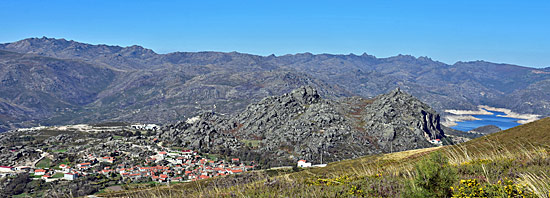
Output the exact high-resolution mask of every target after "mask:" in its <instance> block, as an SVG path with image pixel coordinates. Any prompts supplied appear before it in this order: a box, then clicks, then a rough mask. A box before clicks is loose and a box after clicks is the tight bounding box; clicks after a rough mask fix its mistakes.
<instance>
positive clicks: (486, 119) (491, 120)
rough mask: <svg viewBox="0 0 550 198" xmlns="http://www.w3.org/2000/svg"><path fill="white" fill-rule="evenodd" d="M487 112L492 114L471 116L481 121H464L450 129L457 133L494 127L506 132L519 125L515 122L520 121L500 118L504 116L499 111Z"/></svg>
mask: <svg viewBox="0 0 550 198" xmlns="http://www.w3.org/2000/svg"><path fill="white" fill-rule="evenodd" d="M484 110H486V111H488V110H487V109H484ZM488 112H490V113H492V115H472V116H474V117H476V118H479V119H481V120H466V121H461V122H456V123H457V125H456V126H453V127H451V128H453V129H456V130H459V131H469V130H472V129H475V128H477V127H481V126H485V125H495V126H498V127H500V128H501V129H502V130H506V129H509V128H512V127H515V126H518V125H520V123H517V121H518V120H520V119H517V118H507V117H501V116H504V115H506V114H505V113H503V112H499V111H488Z"/></svg>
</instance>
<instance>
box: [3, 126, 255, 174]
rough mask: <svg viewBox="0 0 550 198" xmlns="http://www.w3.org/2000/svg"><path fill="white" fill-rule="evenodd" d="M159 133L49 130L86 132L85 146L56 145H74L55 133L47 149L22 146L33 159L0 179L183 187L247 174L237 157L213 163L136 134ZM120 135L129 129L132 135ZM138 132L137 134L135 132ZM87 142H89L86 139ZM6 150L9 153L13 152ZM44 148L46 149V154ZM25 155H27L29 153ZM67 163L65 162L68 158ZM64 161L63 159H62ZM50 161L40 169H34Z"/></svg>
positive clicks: (141, 128)
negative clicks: (93, 179)
mask: <svg viewBox="0 0 550 198" xmlns="http://www.w3.org/2000/svg"><path fill="white" fill-rule="evenodd" d="M158 128H159V126H157V125H153V124H139V125H138V124H134V125H131V126H128V127H108V128H105V127H102V128H101V127H90V126H87V125H72V126H62V127H55V128H49V130H52V129H55V130H58V131H66V130H68V129H71V130H72V129H77V130H76V131H78V132H81V133H83V132H84V133H89V135H88V136H89V137H88V138H86V139H85V140H86V142H85V143H84V144H82V145H78V146H73V147H62V146H59V145H63V144H66V143H68V142H72V143H74V141H73V139H71V138H74V137H73V136H67V135H66V134H59V135H56V136H53V137H50V139H54V140H52V141H49V139H46V142H49V143H48V144H47V145H43V146H41V147H39V146H38V145H36V146H26V147H27V148H29V149H28V150H32V152H34V153H35V155H37V157H35V158H38V159H33V161H32V162H27V163H25V164H24V165H21V164H19V165H17V166H8V165H5V164H0V165H2V166H0V177H4V176H15V175H17V174H21V173H28V174H29V175H30V177H32V179H33V180H44V181H45V182H53V181H73V180H78V179H79V178H83V177H86V176H90V175H96V176H98V175H102V176H104V177H107V178H114V179H116V180H121V181H129V182H132V183H144V182H158V183H170V182H187V181H196V180H201V179H208V178H212V177H217V176H224V175H231V174H239V173H242V172H246V171H250V170H253V169H254V167H255V164H254V162H242V161H241V160H240V159H239V158H227V159H225V158H218V157H216V156H211V155H207V154H200V153H198V152H197V151H193V150H188V149H183V148H182V149H174V148H167V147H163V146H162V143H161V142H159V140H158V139H157V138H155V137H154V136H149V137H144V136H142V135H135V133H136V132H137V133H138V134H142V132H143V134H145V132H151V131H153V132H154V131H156V130H157V129H158ZM45 129H46V128H44V127H41V128H34V129H22V130H20V131H19V132H24V133H37V134H41V133H43V132H40V131H41V130H45ZM124 130H134V133H133V134H134V135H133V134H132V133H129V132H127V131H126V132H124ZM140 131H142V132H140ZM102 133H103V134H104V133H113V134H123V133H125V134H129V135H128V137H123V136H117V135H115V136H114V138H113V136H112V135H111V137H108V138H101V137H103V136H102V135H101V134H102ZM90 137H92V138H90ZM16 148H20V150H25V148H22V147H17V146H15V147H12V149H11V152H18V151H17V149H16ZM46 148H47V149H46ZM28 150H27V151H26V152H25V153H31V152H29V151H28ZM69 157H70V158H73V159H72V160H67V159H68V158H69ZM62 159H64V160H62ZM43 161H48V162H50V163H49V164H47V165H46V167H44V166H41V165H40V164H41V163H42V162H43Z"/></svg>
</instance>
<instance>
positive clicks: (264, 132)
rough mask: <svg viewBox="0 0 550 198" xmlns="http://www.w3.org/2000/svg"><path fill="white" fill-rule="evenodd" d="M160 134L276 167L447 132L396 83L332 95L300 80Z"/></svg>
mask: <svg viewBox="0 0 550 198" xmlns="http://www.w3.org/2000/svg"><path fill="white" fill-rule="evenodd" d="M159 137H160V138H159V139H161V140H162V141H163V142H164V143H165V144H166V145H171V146H179V147H186V148H191V149H194V150H198V151H201V152H208V153H217V154H223V155H226V156H228V155H231V156H237V157H240V158H241V159H245V160H249V161H256V162H258V163H259V164H261V165H264V166H265V165H267V167H274V166H284V165H293V164H294V163H296V161H298V160H300V159H306V160H308V161H312V162H315V163H321V160H322V159H324V160H325V161H324V162H330V161H336V160H342V159H350V158H356V157H359V156H364V155H368V154H375V153H387V152H393V151H404V150H410V149H415V148H426V147H432V146H435V145H434V144H432V143H430V142H429V141H430V140H435V139H444V138H445V134H444V131H443V130H442V129H441V125H440V117H439V114H437V113H436V112H435V111H434V110H433V109H432V108H430V107H429V106H428V105H426V104H424V103H423V102H421V101H420V100H418V99H416V98H414V97H413V96H411V95H409V94H406V93H404V92H403V91H401V90H399V89H395V90H393V91H391V92H389V93H387V94H382V95H380V96H377V97H376V98H373V99H365V98H360V97H350V98H340V99H338V100H330V99H324V98H322V97H321V96H320V95H319V94H318V93H317V91H316V90H315V89H314V88H312V87H309V86H305V87H300V88H298V89H295V90H293V91H292V92H290V93H287V94H283V95H280V96H271V97H267V98H264V99H262V100H261V101H259V102H257V103H253V104H250V105H249V106H248V107H247V108H246V109H245V110H243V111H241V112H238V113H235V114H232V115H229V116H225V115H218V114H216V113H213V112H206V113H203V114H200V115H199V116H197V117H194V118H191V119H189V120H187V121H185V122H178V123H177V124H174V125H168V126H166V127H165V128H163V129H162V131H161V132H159ZM439 143H440V144H441V142H439Z"/></svg>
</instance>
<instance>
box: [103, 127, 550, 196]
mask: <svg viewBox="0 0 550 198" xmlns="http://www.w3.org/2000/svg"><path fill="white" fill-rule="evenodd" d="M549 137H550V118H545V119H541V120H539V121H536V122H533V123H529V124H525V125H521V126H518V127H514V128H511V129H508V130H505V131H501V132H497V133H493V134H490V135H487V136H484V137H481V138H477V139H474V140H472V141H469V142H466V143H463V144H459V145H455V146H444V147H436V148H427V149H419V150H410V151H403V152H398V153H391V154H384V155H370V156H365V157H362V158H358V159H353V160H343V161H339V162H334V163H330V164H329V165H328V166H327V167H323V168H309V169H304V170H298V172H292V171H291V170H288V171H281V170H278V171H277V170H267V171H256V172H253V173H248V174H244V175H234V176H227V177H222V178H215V179H210V180H203V181H198V182H192V183H184V184H173V185H170V186H159V187H152V188H151V187H149V188H146V187H144V186H137V187H133V188H130V190H127V191H122V192H112V193H107V194H102V196H106V197H119V196H124V197H139V196H154V197H168V196H170V197H186V196H201V197H233V196H238V197H249V196H252V197H257V196H283V197H286V196H291V197H296V196H297V197H333V196H338V197H340V196H349V197H354V196H367V197H372V196H376V197H378V196H382V197H397V196H404V195H405V194H402V193H403V192H404V190H405V188H406V186H407V185H409V184H410V183H411V182H412V181H413V178H414V177H415V176H416V175H417V174H418V172H416V173H415V169H414V168H413V167H414V165H415V164H418V163H419V161H424V160H426V159H427V158H428V156H429V155H428V154H429V153H433V152H435V151H438V152H440V153H442V154H443V155H444V156H446V157H447V158H448V159H449V160H448V163H450V166H451V167H452V168H454V169H456V171H457V172H456V174H457V178H456V180H453V181H452V182H453V187H454V188H453V190H450V189H449V190H450V191H451V192H452V193H453V194H455V195H457V196H458V195H459V194H460V193H464V192H468V193H474V191H475V193H478V194H479V193H485V194H487V193H494V194H493V195H498V196H508V195H515V196H520V197H521V196H526V197H547V196H548V195H549V194H548V193H549V192H550V183H549V182H548V181H550V177H549V176H550V168H549V167H550V157H549V154H550V145H549V144H548V143H549V142H550V139H549ZM289 172H290V173H289ZM467 184H468V185H467ZM434 185H435V184H434ZM472 186H473V187H474V188H472ZM478 187H481V188H482V189H483V191H485V192H480V191H479V190H478V189H477V188H478ZM499 189H501V190H502V191H500V190H499ZM505 189H507V190H505ZM470 190H472V191H470ZM520 191H521V192H520ZM514 193H515V194H514ZM466 196H467V195H466Z"/></svg>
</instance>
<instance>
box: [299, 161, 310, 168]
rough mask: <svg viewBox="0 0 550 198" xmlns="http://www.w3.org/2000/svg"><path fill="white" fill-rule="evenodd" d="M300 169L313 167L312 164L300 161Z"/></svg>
mask: <svg viewBox="0 0 550 198" xmlns="http://www.w3.org/2000/svg"><path fill="white" fill-rule="evenodd" d="M298 167H300V168H306V167H311V163H309V162H306V160H298Z"/></svg>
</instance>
